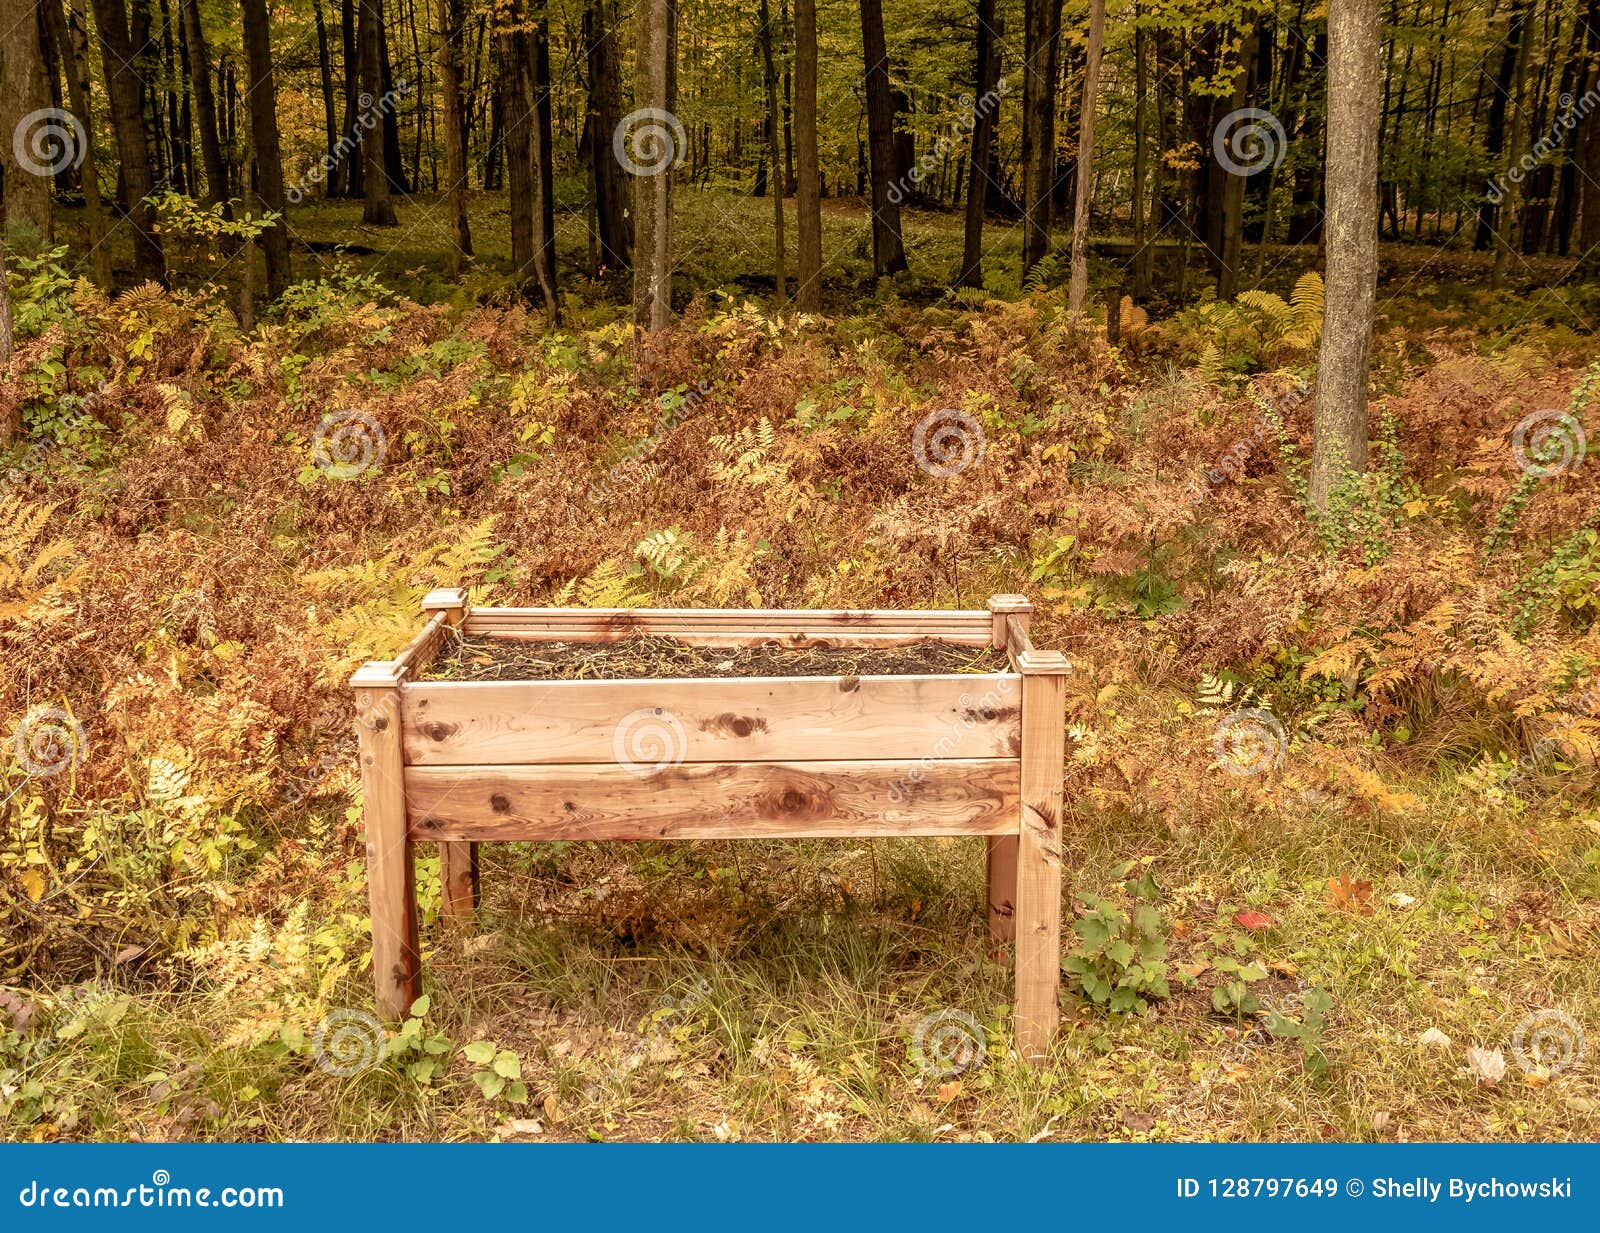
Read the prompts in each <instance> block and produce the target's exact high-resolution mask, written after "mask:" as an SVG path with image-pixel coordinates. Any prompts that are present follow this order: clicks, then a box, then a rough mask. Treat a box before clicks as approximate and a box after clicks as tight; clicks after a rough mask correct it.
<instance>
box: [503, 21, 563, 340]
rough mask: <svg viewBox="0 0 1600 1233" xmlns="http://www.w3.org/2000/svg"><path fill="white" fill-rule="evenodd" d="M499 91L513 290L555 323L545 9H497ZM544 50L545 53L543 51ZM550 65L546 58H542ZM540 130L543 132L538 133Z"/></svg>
mask: <svg viewBox="0 0 1600 1233" xmlns="http://www.w3.org/2000/svg"><path fill="white" fill-rule="evenodd" d="M501 12H502V13H503V14H504V23H505V25H504V28H503V29H502V30H501V31H500V91H501V96H502V97H503V98H504V100H505V125H506V138H505V142H506V171H507V177H506V178H507V181H508V183H509V187H510V211H511V265H512V269H513V270H514V271H515V279H516V283H517V290H518V291H519V292H520V293H521V294H522V295H523V296H524V297H525V298H526V299H528V300H529V301H530V302H535V303H538V304H540V305H541V306H542V307H543V309H544V311H545V315H546V316H547V317H548V318H549V319H550V322H551V324H552V325H553V324H554V323H555V321H556V319H557V314H558V306H557V301H556V291H555V267H554V262H553V255H554V236H553V235H552V233H551V229H550V219H551V208H552V203H551V200H550V196H551V192H550V163H549V155H548V147H547V146H546V145H545V141H547V140H548V136H547V135H548V132H549V113H548V112H543V113H541V108H540V96H541V94H543V95H544V96H545V97H546V98H548V93H549V87H548V69H546V71H545V74H544V76H543V79H541V74H540V71H539V70H540V46H539V45H540V44H541V43H543V42H544V41H545V40H544V31H545V29H546V27H545V23H544V14H543V11H542V9H541V10H540V13H539V16H538V17H537V18H534V17H533V16H531V15H529V14H525V13H524V12H523V10H522V8H521V5H520V4H517V3H512V4H510V5H508V6H507V7H505V8H504V9H502V10H501ZM546 54H548V53H546ZM545 63H546V65H548V61H545ZM541 130H543V134H545V136H544V137H543V138H542V137H541Z"/></svg>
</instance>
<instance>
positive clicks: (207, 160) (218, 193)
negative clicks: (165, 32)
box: [183, 0, 229, 204]
mask: <svg viewBox="0 0 1600 1233" xmlns="http://www.w3.org/2000/svg"><path fill="white" fill-rule="evenodd" d="M183 27H184V33H185V35H186V37H187V38H188V42H189V62H190V64H191V65H192V66H193V69H192V77H193V81H194V107H195V111H196V113H197V119H198V120H199V122H200V161H201V163H202V164H203V165H204V167H205V171H206V195H205V200H206V201H207V202H208V203H210V204H215V203H217V202H219V201H227V200H228V197H229V193H228V168H227V164H226V163H224V162H223V161H222V142H221V139H220V138H219V137H218V136H217V100H216V96H215V95H214V94H213V93H212V92H211V51H210V49H209V48H208V47H207V46H206V34H205V30H204V29H203V28H202V27H201V25H200V3H199V0H183Z"/></svg>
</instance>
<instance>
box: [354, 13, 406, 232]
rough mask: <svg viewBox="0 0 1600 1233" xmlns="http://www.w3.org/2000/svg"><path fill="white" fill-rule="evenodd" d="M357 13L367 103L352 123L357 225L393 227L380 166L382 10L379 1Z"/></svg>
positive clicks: (391, 207)
mask: <svg viewBox="0 0 1600 1233" xmlns="http://www.w3.org/2000/svg"><path fill="white" fill-rule="evenodd" d="M357 3H358V4H359V6H360V13H359V16H358V19H357V26H356V43H357V45H358V46H359V49H360V56H361V92H362V93H363V94H365V95H368V96H370V98H371V102H370V103H369V104H368V105H367V106H366V107H365V108H360V100H357V106H358V108H360V110H359V111H358V113H357V120H356V123H357V124H358V125H360V127H361V191H362V207H361V221H362V222H364V223H366V224H368V225H369V226H373V227H397V226H399V222H400V220H399V219H397V218H396V217H395V213H394V200H393V198H392V197H391V196H390V194H389V176H388V169H387V168H386V167H385V165H384V141H383V132H382V130H383V127H384V117H383V112H384V111H385V110H387V108H384V107H383V106H382V100H383V97H384V95H383V8H382V3H381V0H357Z"/></svg>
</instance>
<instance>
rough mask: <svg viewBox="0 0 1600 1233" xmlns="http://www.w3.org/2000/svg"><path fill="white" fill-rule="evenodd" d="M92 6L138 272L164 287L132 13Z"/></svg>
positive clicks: (99, 3) (114, 0)
mask: <svg viewBox="0 0 1600 1233" xmlns="http://www.w3.org/2000/svg"><path fill="white" fill-rule="evenodd" d="M93 3H94V19H95V25H96V26H98V27H99V30H100V59H101V65H102V68H103V70H104V73H105V79H106V93H107V94H108V95H109V96H110V99H111V129H112V132H113V134H114V135H115V137H116V141H117V157H118V160H119V161H120V163H121V165H122V185H123V190H124V192H125V193H126V195H127V211H128V221H129V222H130V223H131V224H132V225H133V268H134V273H135V274H137V275H138V277H139V278H142V279H148V280H150V281H153V282H158V283H163V284H165V282H166V281H167V262H166V256H165V254H164V253H163V252H162V248H161V237H160V235H159V234H158V233H157V231H156V212H155V207H154V206H152V205H150V204H148V202H147V201H146V200H145V199H146V198H147V197H149V196H150V193H151V191H152V190H153V188H154V184H153V182H152V180H151V176H150V148H149V145H148V143H147V142H146V140H145V131H144V82H143V80H142V79H141V78H140V75H139V69H138V65H137V63H136V61H135V52H134V47H133V40H132V37H131V35H130V34H129V27H128V11H127V9H126V7H125V6H124V4H123V0H93Z"/></svg>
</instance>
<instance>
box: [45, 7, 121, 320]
mask: <svg viewBox="0 0 1600 1233" xmlns="http://www.w3.org/2000/svg"><path fill="white" fill-rule="evenodd" d="M81 5H82V0H74V4H73V9H72V14H71V16H70V17H69V16H68V15H67V14H66V12H65V11H64V9H63V8H62V0H44V4H43V9H42V11H43V12H44V14H45V19H46V20H47V21H48V22H49V23H50V29H51V36H52V37H53V38H54V39H55V43H56V46H57V47H59V48H61V57H62V61H63V63H64V64H65V66H66V73H67V97H68V99H70V100H71V102H72V114H73V115H74V116H75V117H77V120H78V140H79V142H80V143H81V145H80V146H79V150H80V152H81V153H82V155H83V166H82V167H81V168H79V183H80V184H81V186H82V188H83V217H84V224H85V227H86V229H87V231H88V233H89V253H88V261H89V270H90V272H91V274H92V275H93V278H94V281H95V285H96V286H98V287H99V288H100V289H101V290H102V291H109V290H111V249H110V248H109V247H108V246H107V245H106V242H105V241H106V213H105V205H104V203H102V202H101V200H100V164H99V158H98V154H99V151H98V150H97V148H96V144H97V143H96V142H95V139H94V115H93V112H92V108H91V103H92V93H91V82H92V78H91V76H90V71H89V26H88V17H87V15H86V14H85V13H84V11H83V9H82V7H81Z"/></svg>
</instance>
